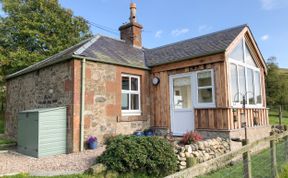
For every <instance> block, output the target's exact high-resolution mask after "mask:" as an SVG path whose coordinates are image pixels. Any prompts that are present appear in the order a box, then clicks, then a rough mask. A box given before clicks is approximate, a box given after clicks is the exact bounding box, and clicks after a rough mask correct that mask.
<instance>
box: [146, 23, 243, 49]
mask: <svg viewBox="0 0 288 178" xmlns="http://www.w3.org/2000/svg"><path fill="white" fill-rule="evenodd" d="M240 27H243V28H244V27H248V25H247V24H242V25H238V26H235V27H230V28H226V29H223V30H218V31H216V32H212V33H208V34H205V35H200V36H196V37H193V38H190V39H186V40H181V41H177V42H174V43H170V44H166V45H162V46H159V47H155V48H151V49H147V50H154V49H160V48H165V47H167V46H173V45H176V44H179V43H184V42H187V41H191V40H195V39H200V38H204V37H207V36H210V35H214V34H217V33H221V32H226V31H229V30H232V29H236V28H240Z"/></svg>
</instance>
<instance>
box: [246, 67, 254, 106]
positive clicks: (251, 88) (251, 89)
mask: <svg viewBox="0 0 288 178" xmlns="http://www.w3.org/2000/svg"><path fill="white" fill-rule="evenodd" d="M247 85H248V86H247V88H248V91H247V97H248V102H249V104H255V101H254V85H253V70H252V69H247Z"/></svg>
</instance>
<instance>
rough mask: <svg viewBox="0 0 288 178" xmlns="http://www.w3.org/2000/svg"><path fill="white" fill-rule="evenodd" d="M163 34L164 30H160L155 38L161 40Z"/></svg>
mask: <svg viewBox="0 0 288 178" xmlns="http://www.w3.org/2000/svg"><path fill="white" fill-rule="evenodd" d="M162 33H163V31H162V30H158V31H157V32H156V33H155V38H161V36H162Z"/></svg>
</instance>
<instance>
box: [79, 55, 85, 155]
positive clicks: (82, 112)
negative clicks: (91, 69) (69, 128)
mask: <svg viewBox="0 0 288 178" xmlns="http://www.w3.org/2000/svg"><path fill="white" fill-rule="evenodd" d="M85 71H86V59H85V58H83V59H82V70H81V104H80V105H81V108H80V109H81V111H80V112H81V114H80V151H83V150H84V112H85V79H86V72H85Z"/></svg>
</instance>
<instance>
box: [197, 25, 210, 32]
mask: <svg viewBox="0 0 288 178" xmlns="http://www.w3.org/2000/svg"><path fill="white" fill-rule="evenodd" d="M211 30H212V27H211V26H209V25H200V26H199V27H198V32H200V33H204V32H209V31H211Z"/></svg>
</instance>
